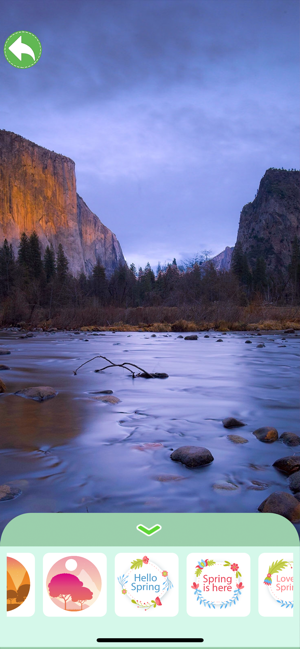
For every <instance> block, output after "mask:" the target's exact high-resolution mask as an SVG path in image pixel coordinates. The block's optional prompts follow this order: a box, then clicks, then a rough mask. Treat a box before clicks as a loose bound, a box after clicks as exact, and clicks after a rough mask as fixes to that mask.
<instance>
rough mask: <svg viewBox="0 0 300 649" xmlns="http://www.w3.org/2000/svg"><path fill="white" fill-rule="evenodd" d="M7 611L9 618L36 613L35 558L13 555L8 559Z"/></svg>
mask: <svg viewBox="0 0 300 649" xmlns="http://www.w3.org/2000/svg"><path fill="white" fill-rule="evenodd" d="M6 568H7V571H6V610H7V615H8V616H9V617H30V616H31V615H33V613H34V606H35V604H34V556H33V555H32V554H29V553H25V552H24V553H16V554H15V553H12V554H9V555H7V559H6Z"/></svg>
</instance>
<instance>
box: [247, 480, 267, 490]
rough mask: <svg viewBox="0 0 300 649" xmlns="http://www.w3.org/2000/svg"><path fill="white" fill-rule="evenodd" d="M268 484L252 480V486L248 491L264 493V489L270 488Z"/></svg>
mask: <svg viewBox="0 0 300 649" xmlns="http://www.w3.org/2000/svg"><path fill="white" fill-rule="evenodd" d="M268 486H269V485H268V483H267V482H261V481H260V480H252V481H251V484H250V485H249V487H247V489H250V490H252V491H264V489H267V488H268Z"/></svg>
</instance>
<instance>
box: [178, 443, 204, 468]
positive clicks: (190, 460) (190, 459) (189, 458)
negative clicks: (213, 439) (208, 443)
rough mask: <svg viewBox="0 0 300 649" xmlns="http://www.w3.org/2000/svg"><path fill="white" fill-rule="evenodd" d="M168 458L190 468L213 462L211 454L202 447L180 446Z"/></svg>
mask: <svg viewBox="0 0 300 649" xmlns="http://www.w3.org/2000/svg"><path fill="white" fill-rule="evenodd" d="M170 457H171V460H173V461H174V462H181V463H182V464H185V466H188V467H190V468H193V467H198V466H206V465H207V464H210V463H211V462H213V460H214V458H213V456H212V454H211V452H210V451H209V450H208V449H207V448H204V447H203V446H180V447H179V448H177V449H176V450H175V451H173V453H172V454H171V455H170Z"/></svg>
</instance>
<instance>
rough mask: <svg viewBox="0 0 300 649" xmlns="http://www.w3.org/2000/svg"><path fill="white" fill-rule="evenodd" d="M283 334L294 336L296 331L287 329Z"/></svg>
mask: <svg viewBox="0 0 300 649" xmlns="http://www.w3.org/2000/svg"><path fill="white" fill-rule="evenodd" d="M283 333H284V334H294V333H295V329H285V331H284V332H283Z"/></svg>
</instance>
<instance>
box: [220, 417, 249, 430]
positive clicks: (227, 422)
mask: <svg viewBox="0 0 300 649" xmlns="http://www.w3.org/2000/svg"><path fill="white" fill-rule="evenodd" d="M222 424H223V426H224V428H239V427H240V426H245V424H244V423H243V422H242V421H239V419H235V417H226V418H225V419H222Z"/></svg>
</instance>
